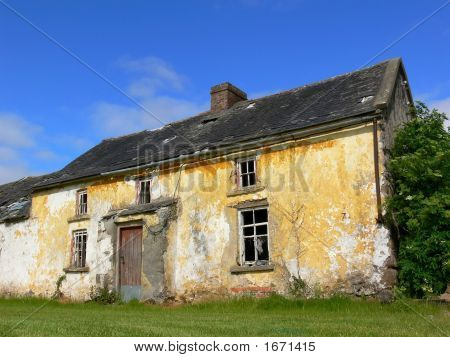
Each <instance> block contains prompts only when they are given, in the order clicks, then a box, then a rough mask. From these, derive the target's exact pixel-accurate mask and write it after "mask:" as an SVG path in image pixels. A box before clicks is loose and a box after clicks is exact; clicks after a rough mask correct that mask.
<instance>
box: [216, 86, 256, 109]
mask: <svg viewBox="0 0 450 357" xmlns="http://www.w3.org/2000/svg"><path fill="white" fill-rule="evenodd" d="M242 100H247V94H246V93H245V92H244V91H242V90H240V89H239V88H237V87H235V86H234V85H232V84H231V83H229V82H225V83H221V84H218V85H215V86H213V87H211V112H220V111H222V110H225V109H229V108H231V107H232V106H233V105H234V104H235V103H237V102H240V101H242Z"/></svg>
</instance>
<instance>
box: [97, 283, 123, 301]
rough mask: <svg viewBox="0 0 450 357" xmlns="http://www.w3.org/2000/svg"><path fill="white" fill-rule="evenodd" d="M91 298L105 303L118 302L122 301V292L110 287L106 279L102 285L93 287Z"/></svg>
mask: <svg viewBox="0 0 450 357" xmlns="http://www.w3.org/2000/svg"><path fill="white" fill-rule="evenodd" d="M90 298H91V301H94V302H96V303H99V304H103V305H108V304H118V303H120V302H121V298H120V294H119V293H118V292H117V291H115V290H113V289H110V288H109V285H108V283H107V282H106V280H105V282H104V284H103V286H102V287H98V286H96V287H94V286H92V287H91V292H90Z"/></svg>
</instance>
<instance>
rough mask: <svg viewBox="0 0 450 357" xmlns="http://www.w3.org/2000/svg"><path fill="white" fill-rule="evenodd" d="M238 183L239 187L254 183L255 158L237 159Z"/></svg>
mask: <svg viewBox="0 0 450 357" xmlns="http://www.w3.org/2000/svg"><path fill="white" fill-rule="evenodd" d="M237 172H238V184H239V186H240V187H241V188H245V187H249V186H254V185H256V160H255V159H254V158H253V159H245V160H239V161H237Z"/></svg>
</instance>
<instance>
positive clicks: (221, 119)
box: [0, 59, 401, 219]
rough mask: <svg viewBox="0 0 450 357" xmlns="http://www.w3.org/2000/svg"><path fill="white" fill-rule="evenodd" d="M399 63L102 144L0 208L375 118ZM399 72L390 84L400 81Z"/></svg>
mask: <svg viewBox="0 0 450 357" xmlns="http://www.w3.org/2000/svg"><path fill="white" fill-rule="evenodd" d="M400 63H401V60H400V59H392V60H388V61H384V62H381V63H378V64H376V65H374V66H371V67H368V68H365V69H362V70H358V71H354V72H350V73H346V74H343V75H340V76H336V77H332V78H329V79H326V80H323V81H320V82H316V83H312V84H308V85H305V86H302V87H298V88H295V89H292V90H288V91H284V92H281V93H278V94H274V95H270V96H266V97H263V98H258V99H249V100H246V101H242V102H238V103H236V104H235V105H234V106H233V107H232V108H230V109H228V110H224V111H222V112H219V113H211V112H206V113H201V114H199V115H196V116H193V117H190V118H188V119H185V120H181V121H177V122H173V123H170V124H167V125H165V126H163V127H162V128H159V129H156V130H145V131H141V132H138V133H135V134H131V135H126V136H121V137H118V138H112V139H107V140H103V141H102V142H101V143H100V144H98V145H96V146H95V147H93V148H92V149H90V150H89V151H87V152H86V153H84V154H83V155H81V156H80V157H78V158H77V159H75V160H74V161H72V162H71V163H69V164H68V165H67V166H66V167H64V168H63V169H62V170H60V171H58V172H55V173H53V174H51V175H46V176H42V177H39V178H29V179H25V180H23V181H17V182H16V183H11V184H7V185H3V186H0V205H2V206H3V204H2V203H1V202H3V201H8V200H13V201H14V198H13V197H15V198H16V199H15V200H16V201H17V200H18V199H20V198H21V197H24V195H25V196H27V195H29V192H30V191H31V189H33V188H42V187H45V186H49V185H53V184H58V183H63V182H66V181H72V180H75V179H79V178H84V177H90V176H96V175H99V174H101V173H105V172H110V171H114V170H120V169H126V168H132V167H134V166H136V163H137V162H139V163H140V164H145V163H149V162H157V161H161V160H167V159H171V158H176V157H179V156H180V155H190V154H193V153H195V152H199V151H202V150H214V149H217V148H223V147H228V146H232V145H236V144H238V143H240V142H246V141H248V140H252V139H256V138H261V137H266V136H268V135H276V134H279V133H280V134H281V133H283V132H287V131H291V130H299V129H304V128H309V127H312V126H317V125H320V124H324V123H329V122H333V121H337V120H341V119H343V118H349V117H355V116H360V115H363V114H367V113H373V112H375V110H376V98H377V95H379V94H380V93H381V92H383V93H384V96H385V97H386V95H388V96H389V95H390V93H389V92H390V91H391V89H392V88H393V85H392V86H388V87H387V88H391V89H387V90H386V83H385V82H386V79H385V77H386V73H388V72H389V71H390V70H392V68H393V66H392V64H395V66H394V68H398V66H399V64H400ZM396 71H397V69H396V70H395V77H394V75H391V77H390V79H389V81H391V82H392V81H395V78H396ZM145 152H146V154H145ZM149 153H150V156H149V155H148V154H149ZM27 183H29V184H31V185H32V188H31V189H30V188H29V187H28V186H27ZM25 187H26V188H25ZM0 212H1V210H0ZM0 219H1V213H0Z"/></svg>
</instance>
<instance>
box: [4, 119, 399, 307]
mask: <svg viewBox="0 0 450 357" xmlns="http://www.w3.org/2000/svg"><path fill="white" fill-rule="evenodd" d="M372 140H373V137H372V124H365V125H360V126H357V127H353V128H348V129H345V130H340V131H338V132H334V133H331V134H324V135H320V136H316V137H311V138H308V139H303V140H298V141H292V142H288V143H283V144H282V145H278V146H275V147H262V148H260V149H259V150H256V151H255V152H253V153H252V154H253V155H256V156H257V162H258V164H257V170H258V177H259V180H260V182H259V184H260V189H259V190H257V191H255V192H251V193H240V194H230V192H231V191H232V189H233V188H232V186H233V172H234V161H233V160H232V159H230V158H226V159H217V160H214V161H211V162H205V163H197V164H194V165H187V166H185V167H172V168H170V167H169V168H166V169H165V170H153V171H152V172H149V174H152V175H153V179H152V187H151V189H152V200H158V199H162V198H167V197H172V196H173V195H175V196H176V198H177V203H176V205H175V206H174V207H175V208H173V209H175V213H174V215H175V216H176V217H175V218H173V219H169V218H168V216H167V215H168V214H169V211H168V210H166V209H160V210H158V211H155V212H148V213H142V214H140V215H134V216H130V217H126V218H123V217H116V216H114V214H112V213H111V212H118V211H121V210H123V209H125V208H127V207H129V206H130V205H132V204H134V201H135V197H136V192H135V181H134V180H133V179H132V178H130V177H127V178H126V177H124V176H116V177H110V178H107V179H102V180H94V181H91V182H85V183H80V184H76V185H75V184H74V185H70V186H67V187H64V188H58V189H52V190H48V191H42V192H40V193H38V194H35V195H34V196H33V200H32V211H31V218H30V219H29V220H27V221H24V222H21V223H17V224H11V225H9V226H6V225H4V224H3V225H0V232H1V235H0V249H1V251H0V289H1V291H6V290H5V289H6V288H8V287H11V288H10V290H11V291H10V292H11V293H17V294H24V293H30V294H35V295H43V296H50V295H51V294H52V293H53V292H54V290H55V284H56V280H57V279H58V277H59V276H61V275H62V274H64V272H63V269H64V268H65V267H67V266H68V265H69V263H70V251H71V237H72V231H73V230H75V229H81V228H83V229H87V231H88V243H87V264H88V266H89V268H90V271H89V272H84V273H70V274H67V280H66V281H65V282H64V283H63V286H62V289H61V290H62V291H63V293H64V294H65V295H66V296H67V297H69V298H73V299H87V298H88V297H89V291H90V288H91V287H92V286H96V285H98V284H99V283H100V282H101V281H102V279H104V278H105V277H106V278H108V280H109V281H111V284H112V285H115V284H117V271H116V265H117V262H116V258H115V255H114V249H115V247H116V245H117V227H118V226H120V224H126V223H127V222H141V223H142V224H145V227H146V228H144V230H143V232H144V233H143V234H144V237H143V264H142V291H143V293H142V299H143V300H154V301H156V302H160V301H163V300H168V299H169V300H173V299H178V300H192V299H197V298H201V297H204V296H208V297H211V296H217V297H223V296H226V295H231V294H235V293H241V292H250V293H267V292H279V293H285V292H286V291H287V284H288V280H289V277H290V276H300V277H301V278H302V279H304V280H305V281H306V282H307V283H308V284H309V285H310V286H314V287H318V288H320V289H321V290H323V291H324V292H333V291H345V292H350V293H355V294H359V295H364V294H366V295H367V294H374V293H376V292H377V291H379V290H382V289H384V288H386V287H388V286H387V285H386V283H385V279H384V278H383V277H384V274H385V266H386V264H385V263H386V261H387V260H388V258H390V256H391V255H392V252H391V247H390V243H389V242H390V236H389V231H388V230H387V229H386V228H385V227H383V226H382V225H380V224H378V223H377V222H376V218H377V207H376V192H375V179H374V158H373V157H374V155H373V141H372ZM380 165H382V164H380ZM84 187H87V192H88V197H89V199H88V202H89V208H88V211H89V212H88V213H89V217H88V219H84V220H75V221H71V218H72V217H73V216H74V214H75V202H76V191H77V189H80V188H84ZM260 199H266V200H267V202H268V205H269V236H270V237H269V240H270V242H269V244H270V255H271V263H272V264H273V265H274V270H273V271H267V272H249V273H243V274H232V273H231V272H230V269H231V268H232V267H233V266H236V265H237V264H238V263H239V254H240V252H239V228H238V222H237V218H238V215H237V210H236V208H233V207H234V206H236V205H237V204H239V203H241V202H245V201H252V200H260ZM22 262H23V263H22ZM17 265H21V266H20V267H18V266H17ZM11 274H12V275H11ZM9 276H10V277H9ZM12 281H13V282H14V284H15V285H11V282H12Z"/></svg>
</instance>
